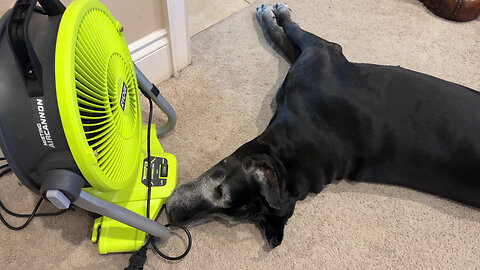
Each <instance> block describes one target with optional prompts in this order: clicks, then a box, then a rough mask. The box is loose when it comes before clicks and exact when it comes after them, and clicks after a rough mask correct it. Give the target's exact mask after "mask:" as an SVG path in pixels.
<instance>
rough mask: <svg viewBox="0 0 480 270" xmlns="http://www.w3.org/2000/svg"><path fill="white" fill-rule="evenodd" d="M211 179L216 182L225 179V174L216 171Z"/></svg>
mask: <svg viewBox="0 0 480 270" xmlns="http://www.w3.org/2000/svg"><path fill="white" fill-rule="evenodd" d="M210 177H211V178H212V179H215V180H222V179H223V178H225V172H224V171H222V170H215V171H214V172H213V173H212V174H211V175H210Z"/></svg>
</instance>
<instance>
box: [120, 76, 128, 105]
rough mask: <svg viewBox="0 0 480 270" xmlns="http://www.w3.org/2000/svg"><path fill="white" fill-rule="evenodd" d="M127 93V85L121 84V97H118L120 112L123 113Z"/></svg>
mask: <svg viewBox="0 0 480 270" xmlns="http://www.w3.org/2000/svg"><path fill="white" fill-rule="evenodd" d="M127 92H128V88H127V85H126V84H125V83H123V87H122V96H121V97H120V107H122V110H124V111H125V103H126V102H127Z"/></svg>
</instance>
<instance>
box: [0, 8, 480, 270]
mask: <svg viewBox="0 0 480 270" xmlns="http://www.w3.org/2000/svg"><path fill="white" fill-rule="evenodd" d="M262 3H264V2H260V1H257V2H255V3H254V4H253V5H250V6H249V7H247V8H245V9H243V10H242V11H240V12H238V13H236V14H234V15H233V16H231V17H229V18H227V19H225V20H223V21H222V22H220V23H218V24H216V25H213V26H212V27H210V28H208V29H206V30H205V31H203V32H201V33H199V34H198V35H196V36H195V37H193V39H192V50H193V52H192V53H193V64H192V65H191V66H189V67H187V68H186V69H185V70H183V71H182V72H180V74H178V76H177V77H175V78H172V79H170V80H168V81H166V82H164V83H161V84H160V85H159V88H160V89H161V91H162V93H163V94H164V95H165V97H166V98H167V99H168V100H169V101H170V102H171V103H172V104H173V106H174V107H175V109H176V110H177V113H178V117H179V119H178V125H177V127H176V129H175V130H174V131H173V132H172V133H170V134H168V135H167V136H166V137H164V138H161V143H162V145H163V147H164V149H165V150H167V151H169V152H172V153H174V154H175V155H176V156H177V158H178V165H179V181H181V182H182V181H186V180H188V179H191V178H193V177H197V176H198V175H199V174H201V173H202V172H204V171H205V170H206V169H208V168H209V167H211V166H212V165H214V164H215V163H216V162H218V161H220V160H221V159H222V158H223V157H225V156H227V155H229V154H231V153H232V152H233V151H234V150H235V149H236V148H238V147H239V146H240V145H242V144H243V143H244V142H247V141H248V140H250V139H252V138H253V137H255V136H257V135H258V134H260V132H262V131H263V129H264V128H265V127H266V126H267V124H268V121H269V120H270V117H271V116H272V110H271V107H270V104H271V101H272V98H273V96H274V95H275V92H276V90H277V89H278V87H279V86H280V84H281V83H282V81H283V79H284V76H285V75H286V73H287V71H288V68H289V65H288V64H287V63H286V62H285V61H284V60H283V59H282V58H281V57H280V56H278V54H277V53H276V52H275V51H274V50H273V49H272V48H271V47H270V46H269V45H268V44H267V42H266V41H265V39H264V37H263V36H262V33H261V29H260V27H259V26H258V23H257V20H256V17H255V8H256V7H257V6H259V5H261V4H262ZM286 3H287V4H288V5H289V6H290V8H292V10H293V15H292V16H293V19H294V20H295V21H296V22H298V23H299V24H300V25H301V26H302V27H303V28H304V29H306V30H308V31H310V32H313V33H315V34H317V35H319V36H321V37H323V38H325V39H327V40H331V41H335V42H337V43H339V44H341V45H342V47H343V52H344V54H345V55H346V57H347V58H348V59H349V60H350V61H354V62H367V63H376V64H385V65H400V66H402V67H406V68H410V69H413V70H416V71H421V72H424V73H427V74H431V75H434V76H437V77H440V78H443V79H446V80H449V81H453V82H457V83H461V84H463V85H466V86H468V87H471V88H474V89H480V76H478V71H479V70H480V50H478V48H479V47H480V37H479V35H478V33H479V29H480V22H479V21H472V22H469V23H464V24H456V23H451V22H449V21H446V20H443V19H441V18H438V17H436V16H434V15H433V14H431V13H430V12H429V11H428V10H427V9H425V8H423V7H422V3H421V2H419V1H418V0H395V1H392V0H390V1H378V0H357V1H351V0H337V1H331V0H302V1H289V0H287V1H286ZM142 104H143V113H144V119H146V116H147V112H148V110H147V108H148V106H147V105H148V104H147V103H146V102H145V101H144V100H143V102H142ZM154 121H155V123H156V124H159V123H163V122H164V121H165V118H164V117H163V116H162V114H161V111H160V110H158V109H157V110H155V117H154ZM298 132H301V130H299V131H298ZM0 199H1V200H2V201H4V202H5V204H6V205H7V206H9V207H11V208H12V209H14V210H16V211H18V212H28V211H30V210H31V209H32V208H33V206H34V203H35V201H36V200H37V197H36V196H35V195H33V194H32V193H30V192H29V191H28V190H26V189H25V188H23V187H19V186H18V185H17V179H16V178H15V176H13V175H8V177H6V178H5V179H3V178H2V179H1V181H0ZM41 210H53V209H52V207H48V208H47V207H45V208H42V209H41ZM160 221H161V222H165V218H164V216H162V218H161V219H160ZM92 224H93V221H92V220H91V219H90V218H89V217H88V215H87V214H86V213H84V212H83V211H75V212H69V213H67V214H65V215H63V216H60V217H55V218H38V219H35V220H34V221H33V222H32V224H31V226H30V227H28V228H27V229H25V230H23V231H21V232H11V231H8V230H7V229H6V228H4V227H2V226H0V243H1V244H0V262H1V268H2V269H86V270H87V269H88V270H90V269H117V270H118V269H123V268H124V267H126V266H127V264H128V259H129V257H130V254H113V255H106V256H101V255H99V254H98V251H97V246H96V245H95V244H92V243H91V242H90V239H89V237H90V236H91V229H92ZM191 232H192V235H193V241H194V242H193V247H192V250H191V252H190V254H189V255H188V256H187V257H186V258H185V259H184V260H182V261H179V262H166V261H165V260H163V259H161V258H160V257H159V256H157V255H156V254H154V253H153V252H152V251H149V252H148V261H147V264H146V267H145V269H147V270H148V269H209V270H210V269H222V270H223V269H250V270H252V269H302V270H303V269H478V268H480V260H479V259H478V258H479V257H480V245H479V243H480V211H478V210H477V209H472V208H469V207H465V206H463V205H460V204H457V203H454V202H451V201H448V200H444V199H441V198H437V197H434V196H430V195H427V194H422V193H419V192H416V191H412V190H409V189H406V188H400V187H393V186H385V185H374V184H363V183H359V184H357V183H351V182H345V181H342V182H339V183H338V184H333V185H331V186H329V187H327V188H326V189H325V190H324V191H323V192H322V193H320V194H318V195H312V196H309V197H308V198H307V199H306V200H305V201H302V202H299V203H298V204H297V207H296V210H295V214H294V215H293V217H292V218H291V219H290V220H289V222H288V225H287V227H286V229H285V238H284V240H283V243H282V245H281V246H280V247H278V248H276V249H274V250H269V249H268V248H267V246H266V243H265V241H264V239H263V237H262V235H261V233H260V230H258V229H257V228H256V227H255V225H253V224H250V223H240V224H238V225H235V226H226V225H224V224H223V223H219V222H212V223H209V224H204V225H200V226H197V227H194V228H191ZM184 247H185V246H184V243H183V242H182V241H181V240H180V239H179V238H178V237H173V238H172V241H171V242H169V243H168V246H166V247H163V248H162V250H163V251H164V252H166V253H168V254H172V255H174V254H180V253H181V252H183V251H182V250H183V248H184Z"/></svg>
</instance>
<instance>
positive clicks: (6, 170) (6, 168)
mask: <svg viewBox="0 0 480 270" xmlns="http://www.w3.org/2000/svg"><path fill="white" fill-rule="evenodd" d="M0 161H5V158H4V157H0ZM1 169H4V170H3V171H2V172H0V177H2V176H4V175H6V174H7V173H9V172H11V171H12V169H11V168H10V166H9V165H8V164H5V165H1V166H0V170H1ZM42 202H43V198H40V199H39V200H38V202H37V204H36V205H35V208H34V209H33V211H32V213H31V214H18V213H15V212H13V211H10V210H9V209H8V208H7V207H6V206H5V205H4V204H3V202H2V201H1V200H0V208H1V209H2V210H3V211H5V213H7V214H8V215H10V216H13V217H17V218H27V221H25V223H23V224H22V225H21V226H18V227H16V226H13V225H11V224H9V223H8V222H7V221H6V220H5V218H4V217H3V215H2V214H1V213H0V221H1V222H2V223H3V225H5V227H7V228H8V229H10V230H12V231H19V230H23V229H25V228H26V227H27V226H28V225H29V224H30V222H32V220H33V219H34V218H35V217H53V216H59V215H61V214H63V213H65V212H66V211H67V210H62V211H59V212H55V213H37V211H38V208H40V205H41V204H42Z"/></svg>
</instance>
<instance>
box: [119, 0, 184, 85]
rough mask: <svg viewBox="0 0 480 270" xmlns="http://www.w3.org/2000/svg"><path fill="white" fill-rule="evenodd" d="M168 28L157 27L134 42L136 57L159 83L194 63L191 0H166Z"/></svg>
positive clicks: (142, 67) (138, 63)
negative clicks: (158, 28) (190, 35)
mask: <svg viewBox="0 0 480 270" xmlns="http://www.w3.org/2000/svg"><path fill="white" fill-rule="evenodd" d="M162 9H163V10H164V15H165V19H164V20H165V29H160V30H157V31H155V32H153V33H151V34H149V35H148V36H146V37H143V38H141V39H140V40H137V41H135V42H134V43H132V44H130V45H129V46H128V48H129V49H130V53H131V54H132V60H133V61H134V62H135V64H137V66H138V68H139V69H140V70H141V71H142V72H143V74H145V76H147V78H148V79H149V80H150V81H151V82H152V83H155V84H158V83H160V82H162V81H164V80H166V79H168V78H170V77H171V76H173V75H175V74H176V73H177V72H179V71H180V70H181V69H183V68H185V67H186V66H188V65H189V64H190V63H191V61H192V60H191V52H190V37H189V35H188V0H162Z"/></svg>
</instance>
